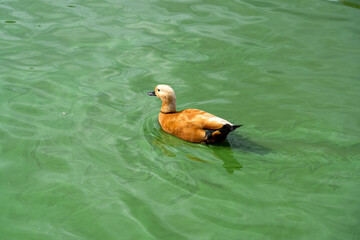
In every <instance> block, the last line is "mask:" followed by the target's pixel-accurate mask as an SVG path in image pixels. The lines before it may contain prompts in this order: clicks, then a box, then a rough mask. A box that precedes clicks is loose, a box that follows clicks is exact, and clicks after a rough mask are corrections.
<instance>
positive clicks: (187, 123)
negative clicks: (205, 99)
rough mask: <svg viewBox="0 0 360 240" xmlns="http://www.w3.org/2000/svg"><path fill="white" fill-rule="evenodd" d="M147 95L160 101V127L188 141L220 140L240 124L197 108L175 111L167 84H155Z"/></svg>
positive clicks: (172, 92) (172, 91)
mask: <svg viewBox="0 0 360 240" xmlns="http://www.w3.org/2000/svg"><path fill="white" fill-rule="evenodd" d="M148 95H149V96H157V97H158V98H160V99H161V101H162V105H161V110H160V113H159V123H160V125H161V127H162V129H163V130H164V131H165V132H167V133H170V134H172V135H174V136H176V137H178V138H181V139H183V140H186V141H188V142H194V143H206V144H209V143H215V142H221V141H223V140H224V139H225V138H226V136H227V135H228V134H229V133H230V132H231V131H234V130H235V129H236V128H238V127H241V126H242V125H234V124H232V123H230V122H229V121H227V120H225V119H222V118H219V117H217V116H215V115H212V114H210V113H207V112H204V111H201V110H198V109H186V110H183V111H179V112H178V111H176V97H175V92H174V90H173V89H172V88H171V87H170V86H168V85H157V86H156V88H155V91H153V92H148Z"/></svg>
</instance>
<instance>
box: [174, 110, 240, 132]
mask: <svg viewBox="0 0 360 240" xmlns="http://www.w3.org/2000/svg"><path fill="white" fill-rule="evenodd" d="M181 113H182V114H181V115H183V116H184V117H185V118H186V120H187V121H191V122H192V123H193V124H194V125H196V126H197V127H199V128H202V129H220V128H222V127H223V126H224V125H230V126H232V125H233V124H231V123H230V122H229V121H227V120H225V119H222V118H219V117H217V116H215V115H213V114H211V113H208V112H205V111H202V110H198V109H186V110H184V111H182V112H181Z"/></svg>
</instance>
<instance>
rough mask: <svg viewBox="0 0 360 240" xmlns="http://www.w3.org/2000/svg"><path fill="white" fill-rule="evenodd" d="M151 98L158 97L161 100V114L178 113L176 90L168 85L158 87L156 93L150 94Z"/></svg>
mask: <svg viewBox="0 0 360 240" xmlns="http://www.w3.org/2000/svg"><path fill="white" fill-rule="evenodd" d="M148 95H149V96H157V97H158V98H160V99H161V101H162V105H161V112H162V113H171V112H176V97H175V92H174V90H173V89H172V88H171V87H170V86H168V85H157V86H156V87H155V91H153V92H148Z"/></svg>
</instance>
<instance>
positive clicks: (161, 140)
mask: <svg viewBox="0 0 360 240" xmlns="http://www.w3.org/2000/svg"><path fill="white" fill-rule="evenodd" d="M152 135H153V136H152V137H151V140H150V139H149V140H150V141H151V142H152V145H153V146H154V147H156V148H158V149H160V150H161V153H162V155H165V156H168V157H176V152H178V151H179V146H182V147H184V148H183V149H184V151H185V152H187V151H186V147H189V148H190V147H191V149H192V150H194V148H195V149H199V150H200V151H201V150H202V149H203V150H204V149H207V152H209V151H208V150H210V153H211V155H212V156H214V157H215V159H218V160H221V161H222V162H223V165H222V166H223V168H224V169H225V170H226V172H227V173H229V174H233V173H234V172H235V170H240V169H241V168H242V165H241V164H240V163H239V161H238V160H237V159H236V152H237V153H241V152H243V153H244V152H245V153H255V154H259V155H265V154H268V153H269V152H270V151H271V149H269V148H267V147H264V146H261V145H259V144H257V143H255V142H253V141H251V140H250V139H248V138H247V137H244V136H242V135H239V134H232V135H230V136H229V137H228V139H226V140H225V141H223V142H222V143H218V144H212V145H202V144H201V145H197V144H193V143H188V142H186V141H182V140H179V139H178V138H176V137H174V136H172V135H169V134H167V133H166V132H165V131H163V130H162V129H160V128H159V129H157V130H156V131H153V132H152ZM191 152H192V153H189V152H187V153H186V154H185V156H186V157H187V158H188V159H190V160H192V161H197V162H204V163H211V162H212V161H208V160H206V159H204V157H202V156H199V155H200V154H198V155H196V154H194V153H193V152H194V151H191ZM200 153H201V152H200Z"/></svg>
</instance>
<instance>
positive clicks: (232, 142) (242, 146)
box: [209, 134, 271, 174]
mask: <svg viewBox="0 0 360 240" xmlns="http://www.w3.org/2000/svg"><path fill="white" fill-rule="evenodd" d="M209 147H210V149H211V151H212V152H213V155H214V156H215V157H216V158H218V159H220V160H222V161H223V162H224V164H223V167H224V168H225V170H226V171H227V172H228V173H229V174H233V173H234V171H235V170H239V169H241V168H242V165H241V164H240V163H239V162H238V160H237V159H236V157H235V156H234V153H235V152H234V150H235V151H236V150H238V151H241V152H247V153H255V154H259V155H265V154H268V153H270V152H271V149H270V148H267V147H264V146H262V145H259V144H257V143H255V142H254V141H251V140H250V139H248V138H247V137H244V136H242V135H238V134H231V135H229V136H228V137H227V139H226V140H225V141H224V142H222V143H219V144H216V145H210V146H209Z"/></svg>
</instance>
